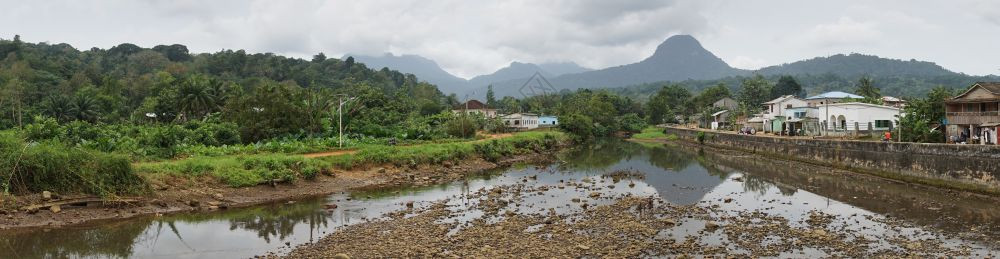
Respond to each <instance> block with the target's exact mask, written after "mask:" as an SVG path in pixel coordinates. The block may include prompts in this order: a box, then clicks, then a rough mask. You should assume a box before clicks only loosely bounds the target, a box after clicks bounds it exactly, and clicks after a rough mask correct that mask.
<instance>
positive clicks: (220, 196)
mask: <svg viewBox="0 0 1000 259" xmlns="http://www.w3.org/2000/svg"><path fill="white" fill-rule="evenodd" d="M212 197H214V198H215V199H216V200H221V199H222V194H221V193H216V194H215V195H212Z"/></svg>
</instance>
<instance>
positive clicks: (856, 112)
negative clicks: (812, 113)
mask: <svg viewBox="0 0 1000 259" xmlns="http://www.w3.org/2000/svg"><path fill="white" fill-rule="evenodd" d="M899 114H900V113H899V110H896V109H891V108H887V107H886V108H881V107H872V106H868V105H862V104H858V105H849V104H838V105H831V106H830V107H829V112H827V107H818V108H817V109H816V115H817V116H816V117H817V118H819V119H820V121H826V127H827V128H828V129H840V128H846V130H855V123H857V128H858V130H863V131H868V130H870V129H869V128H868V123H871V124H872V127H873V128H874V130H888V129H889V128H888V127H877V126H876V125H875V121H876V120H888V121H889V123H890V124H891V125H892V127H893V128H895V127H896V126H897V125H896V120H898V119H897V118H896V115H899ZM840 116H844V119H845V120H846V121H847V125H845V126H844V127H842V126H841V121H840V120H839V118H840ZM832 117H836V118H837V119H838V120H831V118H832ZM834 123H836V127H834Z"/></svg>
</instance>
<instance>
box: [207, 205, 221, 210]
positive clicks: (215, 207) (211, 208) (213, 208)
mask: <svg viewBox="0 0 1000 259" xmlns="http://www.w3.org/2000/svg"><path fill="white" fill-rule="evenodd" d="M217 209H219V206H214V205H213V206H208V210H217Z"/></svg>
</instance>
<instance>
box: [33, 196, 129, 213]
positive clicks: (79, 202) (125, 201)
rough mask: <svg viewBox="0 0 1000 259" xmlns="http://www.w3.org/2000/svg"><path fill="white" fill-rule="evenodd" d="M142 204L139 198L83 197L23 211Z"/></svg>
mask: <svg viewBox="0 0 1000 259" xmlns="http://www.w3.org/2000/svg"><path fill="white" fill-rule="evenodd" d="M141 203H142V199H139V198H115V199H109V200H106V199H102V198H101V197H97V196H92V197H81V198H72V199H65V200H59V201H50V202H46V203H42V204H34V205H28V206H24V207H21V210H23V211H37V210H39V209H43V208H50V207H52V206H59V207H62V208H66V207H98V206H103V207H122V206H129V205H131V206H136V205H139V204H141Z"/></svg>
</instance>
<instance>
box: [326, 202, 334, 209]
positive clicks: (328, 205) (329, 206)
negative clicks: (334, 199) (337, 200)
mask: <svg viewBox="0 0 1000 259" xmlns="http://www.w3.org/2000/svg"><path fill="white" fill-rule="evenodd" d="M325 207H326V209H328V210H332V209H336V208H337V204H333V203H330V204H327V205H326V206H325Z"/></svg>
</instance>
